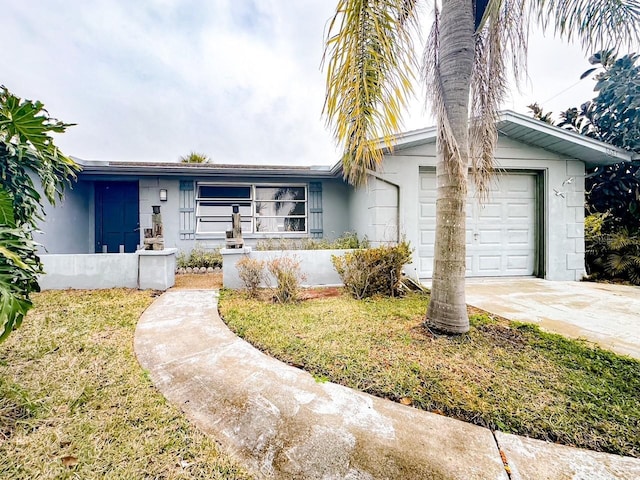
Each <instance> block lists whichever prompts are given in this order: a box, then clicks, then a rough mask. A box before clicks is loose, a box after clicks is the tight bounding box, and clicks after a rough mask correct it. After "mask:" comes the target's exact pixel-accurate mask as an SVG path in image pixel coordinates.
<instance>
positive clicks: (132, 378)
mask: <svg viewBox="0 0 640 480" xmlns="http://www.w3.org/2000/svg"><path fill="white" fill-rule="evenodd" d="M151 301H152V294H151V293H150V292H148V291H147V292H140V291H134V290H105V291H94V292H86V291H63V292H60V291H58V292H53V291H51V292H45V293H42V294H38V295H35V305H36V306H35V308H34V310H32V312H30V313H29V315H28V317H27V318H26V320H25V322H24V324H23V326H22V327H21V328H20V329H19V330H17V331H16V332H14V333H13V334H12V335H11V337H10V338H9V339H8V340H7V341H6V342H5V343H3V344H1V345H0V478H11V479H34V478H38V479H53V478H56V479H59V478H63V479H64V478H82V479H92V478H95V479H102V478H123V479H130V478H131V479H133V478H136V479H137V478H154V479H159V478H162V479H193V478H199V479H209V478H247V476H246V475H244V474H243V473H242V471H241V470H240V469H239V468H238V466H237V465H236V464H234V463H233V461H231V460H230V459H229V458H228V457H226V456H225V455H222V454H221V453H220V452H219V451H218V449H217V448H216V445H215V444H214V443H213V442H212V441H211V440H210V439H209V438H207V437H206V436H205V435H203V434H202V433H200V432H199V431H198V430H196V429H195V428H194V427H193V426H191V425H190V424H189V423H188V422H187V420H186V419H185V418H184V416H183V415H182V414H181V413H180V412H179V411H178V410H177V409H176V408H174V407H173V406H171V405H168V404H167V403H166V402H165V399H164V397H162V395H161V394H160V393H159V392H158V391H157V390H156V389H155V388H154V387H153V385H152V384H151V382H150V380H149V378H148V377H147V375H146V373H145V372H144V371H143V370H142V369H141V368H140V366H139V365H138V363H137V361H136V359H135V355H134V352H133V346H132V342H133V332H134V329H135V325H136V322H137V320H138V317H139V316H140V314H141V313H142V312H143V311H144V309H145V308H146V307H147V306H148V305H149V304H150V303H151Z"/></svg>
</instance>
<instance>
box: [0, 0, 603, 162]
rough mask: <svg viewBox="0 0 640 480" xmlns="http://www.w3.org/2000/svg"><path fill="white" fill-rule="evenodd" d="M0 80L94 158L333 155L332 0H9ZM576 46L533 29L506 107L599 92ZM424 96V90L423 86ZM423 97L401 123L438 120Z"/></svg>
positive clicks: (553, 104)
mask: <svg viewBox="0 0 640 480" xmlns="http://www.w3.org/2000/svg"><path fill="white" fill-rule="evenodd" d="M2 3H3V5H2V12H3V15H2V16H3V19H2V28H1V29H0V45H2V53H1V54H0V84H4V85H5V86H6V87H8V88H9V90H11V91H12V92H13V93H15V94H16V95H19V96H21V97H26V98H30V99H38V100H41V101H42V102H44V103H45V105H46V107H47V109H48V110H49V112H50V113H51V115H53V116H54V117H56V118H59V119H61V120H63V121H65V122H72V123H76V124H77V126H74V127H72V128H70V129H69V130H68V131H67V133H65V134H64V135H62V136H60V137H59V138H58V140H57V144H58V145H59V146H60V147H61V148H62V150H63V151H64V152H65V153H66V154H68V155H73V156H76V157H80V158H83V159H89V160H128V161H177V159H178V157H179V156H181V155H184V154H186V153H188V152H190V151H197V152H202V153H205V154H207V155H209V156H210V157H211V158H212V159H213V160H214V162H216V163H255V164H263V163H270V164H301V165H323V164H324V165H326V164H333V163H335V162H336V161H337V160H338V158H339V155H338V152H337V149H336V147H335V145H334V142H333V140H332V138H331V136H330V134H329V132H328V130H327V129H326V128H325V124H324V121H323V119H322V117H321V111H322V105H323V101H324V74H323V72H321V70H320V59H321V56H322V49H323V38H324V29H325V26H326V23H327V20H328V19H329V17H330V16H331V14H332V11H333V9H334V8H335V3H336V2H335V1H334V0H201V1H198V0H193V1H187V0H144V1H131V0H129V1H125V0H91V1H80V0H28V1H27V0H23V1H11V0H4V1H3V2H2ZM588 67H589V65H588V63H587V61H586V58H585V55H584V54H583V53H582V52H581V50H580V49H579V48H577V47H571V46H567V45H565V44H563V43H562V42H560V41H559V40H554V39H553V38H544V37H542V36H541V35H535V36H533V37H532V38H531V42H530V56H529V77H530V80H529V81H528V82H527V83H526V84H525V85H524V88H523V89H522V92H521V93H520V94H518V93H517V92H515V91H514V94H513V95H512V98H511V99H510V100H509V101H508V102H507V103H506V104H505V105H504V107H505V108H509V109H513V110H516V111H519V112H522V113H526V112H527V110H526V105H527V104H528V103H530V102H532V101H534V100H536V101H538V102H541V103H542V104H543V106H544V107H545V109H546V110H552V111H554V112H556V113H557V112H558V111H560V110H562V109H564V108H567V107H570V106H576V105H579V104H580V103H582V102H584V101H586V100H588V99H590V98H591V97H593V92H592V89H593V82H592V81H590V80H583V81H582V82H578V79H579V76H580V74H581V73H582V72H584V71H585V70H586V69H587V68H588ZM576 83H577V85H576ZM418 93H420V91H419V90H418ZM431 123H432V122H431V120H430V118H429V117H428V116H426V115H425V114H424V113H423V109H422V107H421V101H419V100H416V102H415V104H414V105H413V107H412V108H411V111H410V116H408V117H407V119H406V121H405V127H406V128H405V129H406V130H411V129H416V128H422V127H426V126H430V124H431Z"/></svg>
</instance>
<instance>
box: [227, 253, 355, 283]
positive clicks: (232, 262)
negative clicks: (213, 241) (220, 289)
mask: <svg viewBox="0 0 640 480" xmlns="http://www.w3.org/2000/svg"><path fill="white" fill-rule="evenodd" d="M348 251H349V250H261V251H255V250H252V249H251V247H245V248H238V249H233V248H230V249H222V250H220V253H221V254H222V258H223V261H222V265H223V268H222V283H223V285H224V287H225V288H232V289H240V288H244V285H243V284H242V281H241V280H240V277H239V276H238V270H237V268H236V263H237V262H238V261H239V260H240V259H241V258H243V257H245V256H248V257H250V258H254V259H257V260H263V261H269V260H272V259H274V258H280V257H289V258H294V259H296V260H298V261H299V262H300V271H301V273H302V274H303V275H305V277H306V278H305V281H304V282H302V285H303V286H305V287H322V286H327V287H329V286H342V279H341V278H340V276H339V275H338V272H336V270H335V269H334V268H333V263H332V262H331V256H332V255H338V256H340V255H344V254H345V253H346V252H348ZM263 286H269V285H263Z"/></svg>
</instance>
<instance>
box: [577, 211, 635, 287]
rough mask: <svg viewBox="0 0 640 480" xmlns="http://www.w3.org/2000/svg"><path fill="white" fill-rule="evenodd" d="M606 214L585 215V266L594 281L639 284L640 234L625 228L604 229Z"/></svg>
mask: <svg viewBox="0 0 640 480" xmlns="http://www.w3.org/2000/svg"><path fill="white" fill-rule="evenodd" d="M605 219H606V214H604V215H603V214H594V215H589V216H587V217H586V218H585V247H586V254H585V260H586V267H587V273H588V274H589V276H590V278H592V279H594V280H598V279H603V280H614V279H619V280H624V281H628V282H631V283H633V284H634V285H640V233H638V232H636V233H634V232H631V231H630V230H629V229H627V228H624V227H622V228H620V227H618V228H615V229H613V230H612V231H610V232H604V231H603V222H604V220H605Z"/></svg>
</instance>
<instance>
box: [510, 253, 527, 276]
mask: <svg viewBox="0 0 640 480" xmlns="http://www.w3.org/2000/svg"><path fill="white" fill-rule="evenodd" d="M530 259H531V256H530V255H507V270H509V271H512V272H513V271H518V272H520V271H526V270H528V269H529V268H531V267H533V265H531V261H530Z"/></svg>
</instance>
